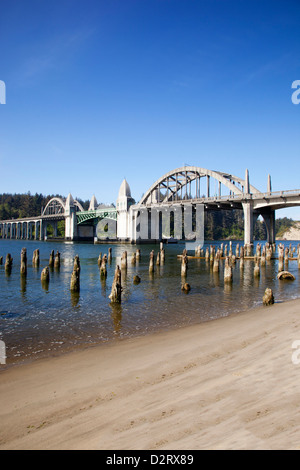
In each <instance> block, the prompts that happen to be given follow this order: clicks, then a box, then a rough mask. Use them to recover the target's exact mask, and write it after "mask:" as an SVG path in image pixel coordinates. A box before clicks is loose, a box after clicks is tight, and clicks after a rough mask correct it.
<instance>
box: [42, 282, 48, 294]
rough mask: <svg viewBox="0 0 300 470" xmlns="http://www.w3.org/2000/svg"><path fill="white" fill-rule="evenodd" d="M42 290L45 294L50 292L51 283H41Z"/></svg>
mask: <svg viewBox="0 0 300 470" xmlns="http://www.w3.org/2000/svg"><path fill="white" fill-rule="evenodd" d="M41 284H42V288H43V289H44V291H45V292H49V281H41Z"/></svg>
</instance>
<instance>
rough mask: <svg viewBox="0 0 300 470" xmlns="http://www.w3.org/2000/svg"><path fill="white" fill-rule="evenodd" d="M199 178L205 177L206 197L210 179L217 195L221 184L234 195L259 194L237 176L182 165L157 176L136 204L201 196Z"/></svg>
mask: <svg viewBox="0 0 300 470" xmlns="http://www.w3.org/2000/svg"><path fill="white" fill-rule="evenodd" d="M201 178H206V179H207V184H206V188H205V190H206V193H207V194H206V196H207V197H210V190H211V188H210V183H211V179H212V180H215V182H216V183H217V184H218V195H219V196H220V195H221V186H222V185H223V186H225V187H226V188H227V190H229V191H230V194H234V195H242V194H243V193H245V192H251V193H252V194H261V193H260V191H259V190H258V189H256V188H255V187H254V186H253V185H250V184H249V183H248V182H247V181H246V180H244V179H242V178H239V177H237V176H234V175H230V174H228V173H224V172H221V171H214V170H208V169H206V168H202V167H197V166H184V167H181V168H177V169H175V170H172V171H169V172H168V173H166V174H165V175H163V176H162V177H161V178H159V179H158V180H157V181H156V182H155V183H154V184H153V185H152V186H151V187H150V188H149V189H148V191H147V192H146V193H145V194H144V195H143V196H142V198H141V200H140V201H139V203H138V205H140V206H141V205H148V204H152V203H157V202H159V203H160V202H170V201H177V200H178V201H180V200H183V199H185V200H186V199H197V198H201V197H203V196H202V195H201V194H202V191H203V189H202V186H203V185H202V186H201V184H200V183H201ZM247 185H248V187H247Z"/></svg>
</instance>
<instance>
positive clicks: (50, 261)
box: [49, 250, 54, 268]
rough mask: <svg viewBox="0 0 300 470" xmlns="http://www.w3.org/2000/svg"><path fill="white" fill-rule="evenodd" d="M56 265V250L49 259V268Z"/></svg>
mask: <svg viewBox="0 0 300 470" xmlns="http://www.w3.org/2000/svg"><path fill="white" fill-rule="evenodd" d="M53 265H54V250H52V251H51V253H50V257H49V267H50V268H52V267H53Z"/></svg>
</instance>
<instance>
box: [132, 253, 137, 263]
mask: <svg viewBox="0 0 300 470" xmlns="http://www.w3.org/2000/svg"><path fill="white" fill-rule="evenodd" d="M131 264H133V265H135V264H136V253H132V255H131Z"/></svg>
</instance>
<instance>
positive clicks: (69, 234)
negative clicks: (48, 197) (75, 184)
mask: <svg viewBox="0 0 300 470" xmlns="http://www.w3.org/2000/svg"><path fill="white" fill-rule="evenodd" d="M76 237H77V221H76V206H75V204H74V199H73V197H72V195H71V194H70V193H69V195H68V197H67V199H66V204H65V238H66V240H74V239H76Z"/></svg>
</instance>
